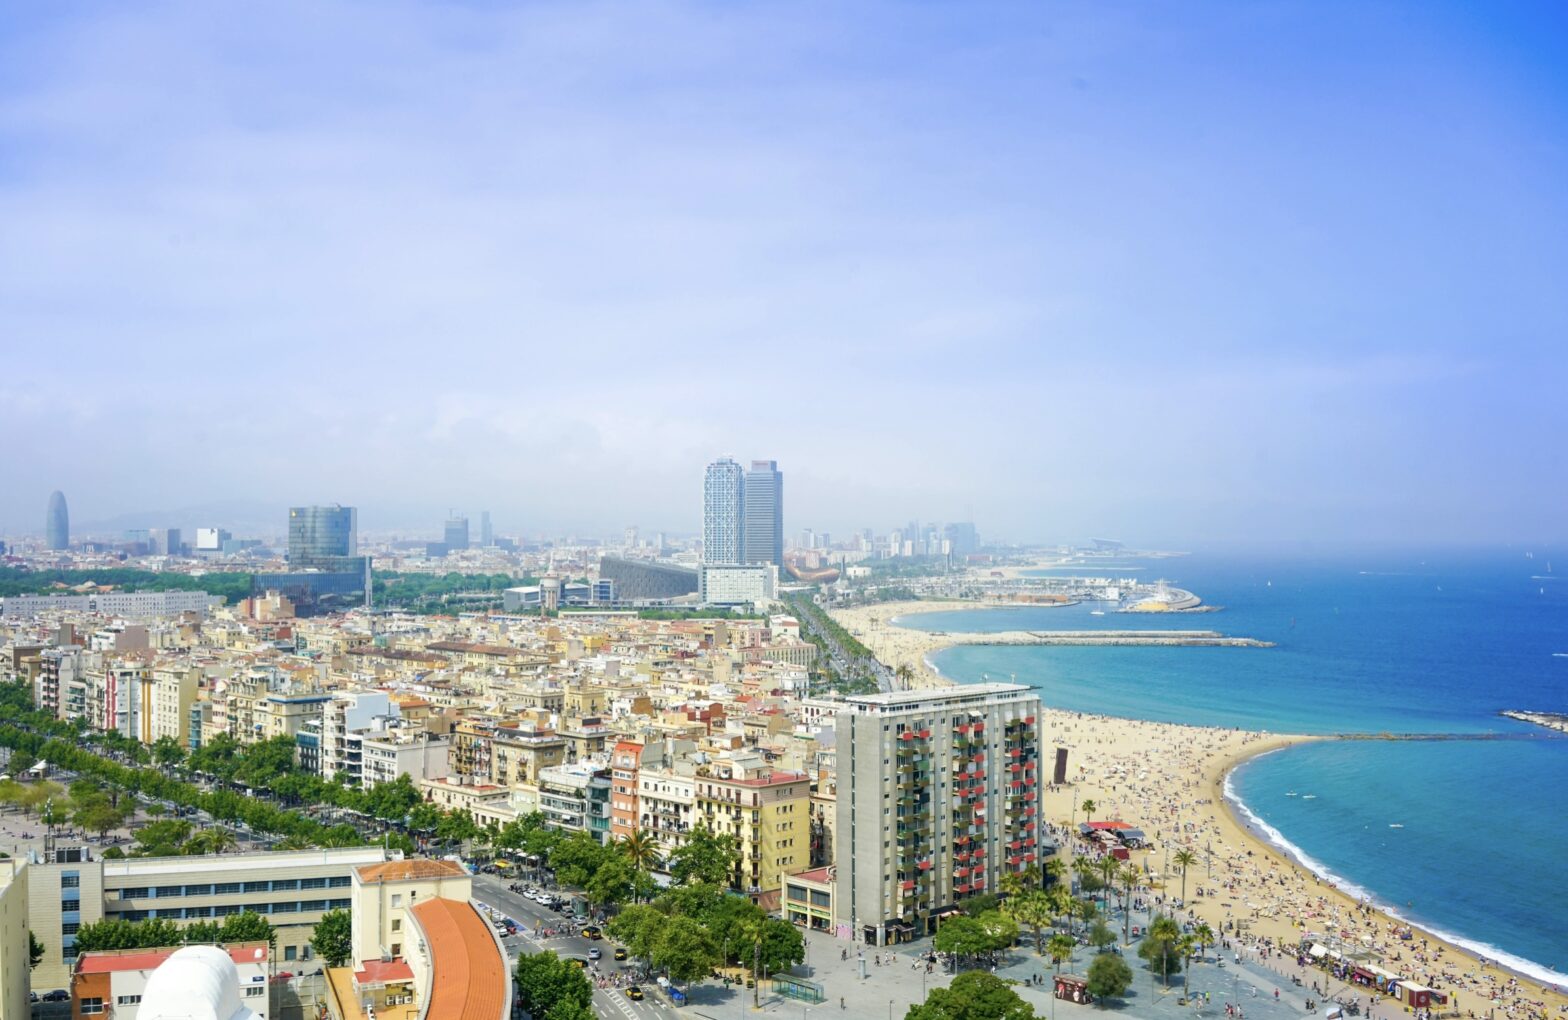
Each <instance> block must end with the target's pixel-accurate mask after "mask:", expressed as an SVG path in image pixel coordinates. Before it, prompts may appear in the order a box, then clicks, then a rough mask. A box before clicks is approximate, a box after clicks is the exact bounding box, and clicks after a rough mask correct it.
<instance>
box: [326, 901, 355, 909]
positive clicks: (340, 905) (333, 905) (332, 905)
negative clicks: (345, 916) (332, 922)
mask: <svg viewBox="0 0 1568 1020" xmlns="http://www.w3.org/2000/svg"><path fill="white" fill-rule="evenodd" d="M327 907H328V908H329V909H332V910H348V909H350V908H349V901H348V900H330V901H328V903H327Z"/></svg>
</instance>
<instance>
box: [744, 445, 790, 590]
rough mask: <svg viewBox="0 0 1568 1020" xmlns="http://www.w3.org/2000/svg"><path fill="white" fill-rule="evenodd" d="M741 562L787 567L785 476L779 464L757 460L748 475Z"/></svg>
mask: <svg viewBox="0 0 1568 1020" xmlns="http://www.w3.org/2000/svg"><path fill="white" fill-rule="evenodd" d="M743 497H744V498H743V500H742V505H743V506H744V508H745V509H744V510H743V512H742V515H741V522H742V523H741V532H742V535H743V538H742V542H741V546H742V548H741V562H742V563H772V564H774V565H775V566H782V565H783V563H784V474H783V473H782V472H781V471H779V465H778V462H777V461H772V460H754V461H752V462H751V469H750V470H749V471H747V472H746V480H745V491H744V493H743Z"/></svg>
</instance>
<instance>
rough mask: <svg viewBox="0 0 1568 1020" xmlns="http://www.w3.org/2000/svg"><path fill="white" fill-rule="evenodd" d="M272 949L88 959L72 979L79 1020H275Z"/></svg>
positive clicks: (200, 949)
mask: <svg viewBox="0 0 1568 1020" xmlns="http://www.w3.org/2000/svg"><path fill="white" fill-rule="evenodd" d="M268 976H269V975H268V974H267V945H266V943H264V942H256V943H245V944H243V945H234V946H229V947H227V948H220V947H218V946H186V947H185V948H183V949H177V950H176V949H130V950H120V951H114V952H102V953H87V954H85V955H84V956H83V957H82V959H81V961H80V962H79V963H78V965H77V970H76V973H75V974H74V975H73V976H72V979H71V985H72V989H71V1000H72V1003H73V1005H74V1007H75V1010H74V1012H75V1013H76V1015H79V1016H104V1017H113V1018H114V1020H267V1010H268V1002H267V1000H268V995H267V979H268Z"/></svg>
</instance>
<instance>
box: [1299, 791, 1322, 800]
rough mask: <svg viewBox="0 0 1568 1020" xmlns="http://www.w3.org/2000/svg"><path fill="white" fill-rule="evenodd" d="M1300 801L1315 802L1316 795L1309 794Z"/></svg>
mask: <svg viewBox="0 0 1568 1020" xmlns="http://www.w3.org/2000/svg"><path fill="white" fill-rule="evenodd" d="M1301 799H1302V800H1317V799H1318V795H1317V794H1315V793H1309V794H1307V795H1306V796H1305V797H1302V798H1301Z"/></svg>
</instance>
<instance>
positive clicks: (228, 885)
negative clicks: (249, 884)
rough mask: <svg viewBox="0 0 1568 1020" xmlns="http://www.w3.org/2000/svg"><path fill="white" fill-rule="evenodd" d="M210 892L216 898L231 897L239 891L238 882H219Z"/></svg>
mask: <svg viewBox="0 0 1568 1020" xmlns="http://www.w3.org/2000/svg"><path fill="white" fill-rule="evenodd" d="M212 891H213V893H214V894H215V895H217V896H232V895H233V894H235V893H237V892H239V891H240V884H239V883H238V882H219V883H218V884H217V885H214V886H213V887H212Z"/></svg>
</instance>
